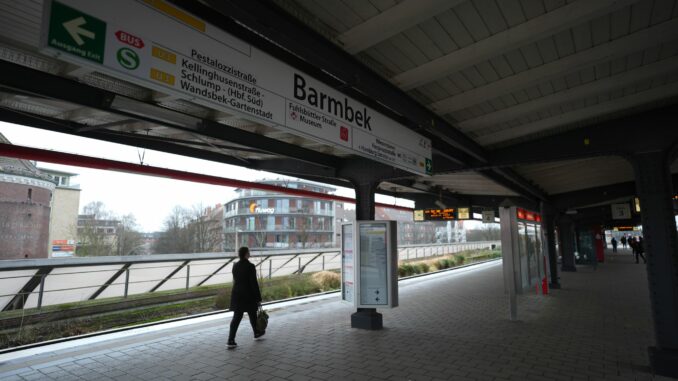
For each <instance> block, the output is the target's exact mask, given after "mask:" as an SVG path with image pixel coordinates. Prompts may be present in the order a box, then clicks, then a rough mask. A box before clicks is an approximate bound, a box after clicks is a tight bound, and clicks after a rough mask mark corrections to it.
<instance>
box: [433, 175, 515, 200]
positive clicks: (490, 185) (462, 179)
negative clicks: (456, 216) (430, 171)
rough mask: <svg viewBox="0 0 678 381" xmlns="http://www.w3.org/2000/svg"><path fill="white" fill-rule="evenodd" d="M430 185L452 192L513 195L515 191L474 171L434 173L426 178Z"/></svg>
mask: <svg viewBox="0 0 678 381" xmlns="http://www.w3.org/2000/svg"><path fill="white" fill-rule="evenodd" d="M426 180H427V181H426V182H427V183H430V184H431V185H438V186H440V187H442V188H444V189H447V190H449V191H450V192H452V193H458V194H475V195H481V194H489V195H498V196H515V195H516V193H515V192H513V191H510V190H508V189H506V188H505V187H503V186H501V185H498V184H497V183H495V182H494V181H492V180H489V179H487V178H486V177H485V176H483V175H480V174H478V173H475V172H461V173H453V174H446V175H435V176H431V177H429V178H427V179H426Z"/></svg>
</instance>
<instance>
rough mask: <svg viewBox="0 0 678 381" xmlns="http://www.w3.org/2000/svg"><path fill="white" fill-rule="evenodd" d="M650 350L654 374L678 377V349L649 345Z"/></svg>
mask: <svg viewBox="0 0 678 381" xmlns="http://www.w3.org/2000/svg"><path fill="white" fill-rule="evenodd" d="M648 352H649V353H650V366H651V367H652V371H653V372H654V374H656V375H659V376H665V377H675V378H678V350H675V349H660V348H657V347H649V348H648Z"/></svg>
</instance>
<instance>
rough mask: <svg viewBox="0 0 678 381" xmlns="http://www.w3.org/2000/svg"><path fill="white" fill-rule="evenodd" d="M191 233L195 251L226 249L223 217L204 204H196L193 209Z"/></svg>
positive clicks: (190, 224) (189, 227) (190, 225)
mask: <svg viewBox="0 0 678 381" xmlns="http://www.w3.org/2000/svg"><path fill="white" fill-rule="evenodd" d="M190 218H191V222H190V223H189V225H188V229H189V234H190V235H192V237H193V239H192V241H193V251H194V252H197V253H206V252H218V251H222V250H224V231H223V227H222V218H221V216H220V215H218V214H216V215H215V214H214V213H212V211H211V210H208V209H207V208H204V207H203V206H202V204H200V205H194V206H193V209H192V210H191V215H190Z"/></svg>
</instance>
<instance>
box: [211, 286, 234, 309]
mask: <svg viewBox="0 0 678 381" xmlns="http://www.w3.org/2000/svg"><path fill="white" fill-rule="evenodd" d="M230 306H231V290H230V289H221V290H219V291H218V292H217V296H216V297H215V298H214V307H215V308H217V309H220V310H225V309H227V308H229V307H230Z"/></svg>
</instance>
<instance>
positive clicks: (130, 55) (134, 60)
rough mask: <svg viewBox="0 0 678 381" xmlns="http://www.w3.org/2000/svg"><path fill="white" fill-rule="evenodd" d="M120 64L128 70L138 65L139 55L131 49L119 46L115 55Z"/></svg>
mask: <svg viewBox="0 0 678 381" xmlns="http://www.w3.org/2000/svg"><path fill="white" fill-rule="evenodd" d="M115 56H116V58H117V59H118V63H119V64H120V66H122V67H124V68H125V69H128V70H134V69H136V68H138V67H139V62H140V60H139V55H138V54H137V53H136V52H135V51H134V50H132V49H129V48H120V49H118V53H117V54H116V55H115Z"/></svg>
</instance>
